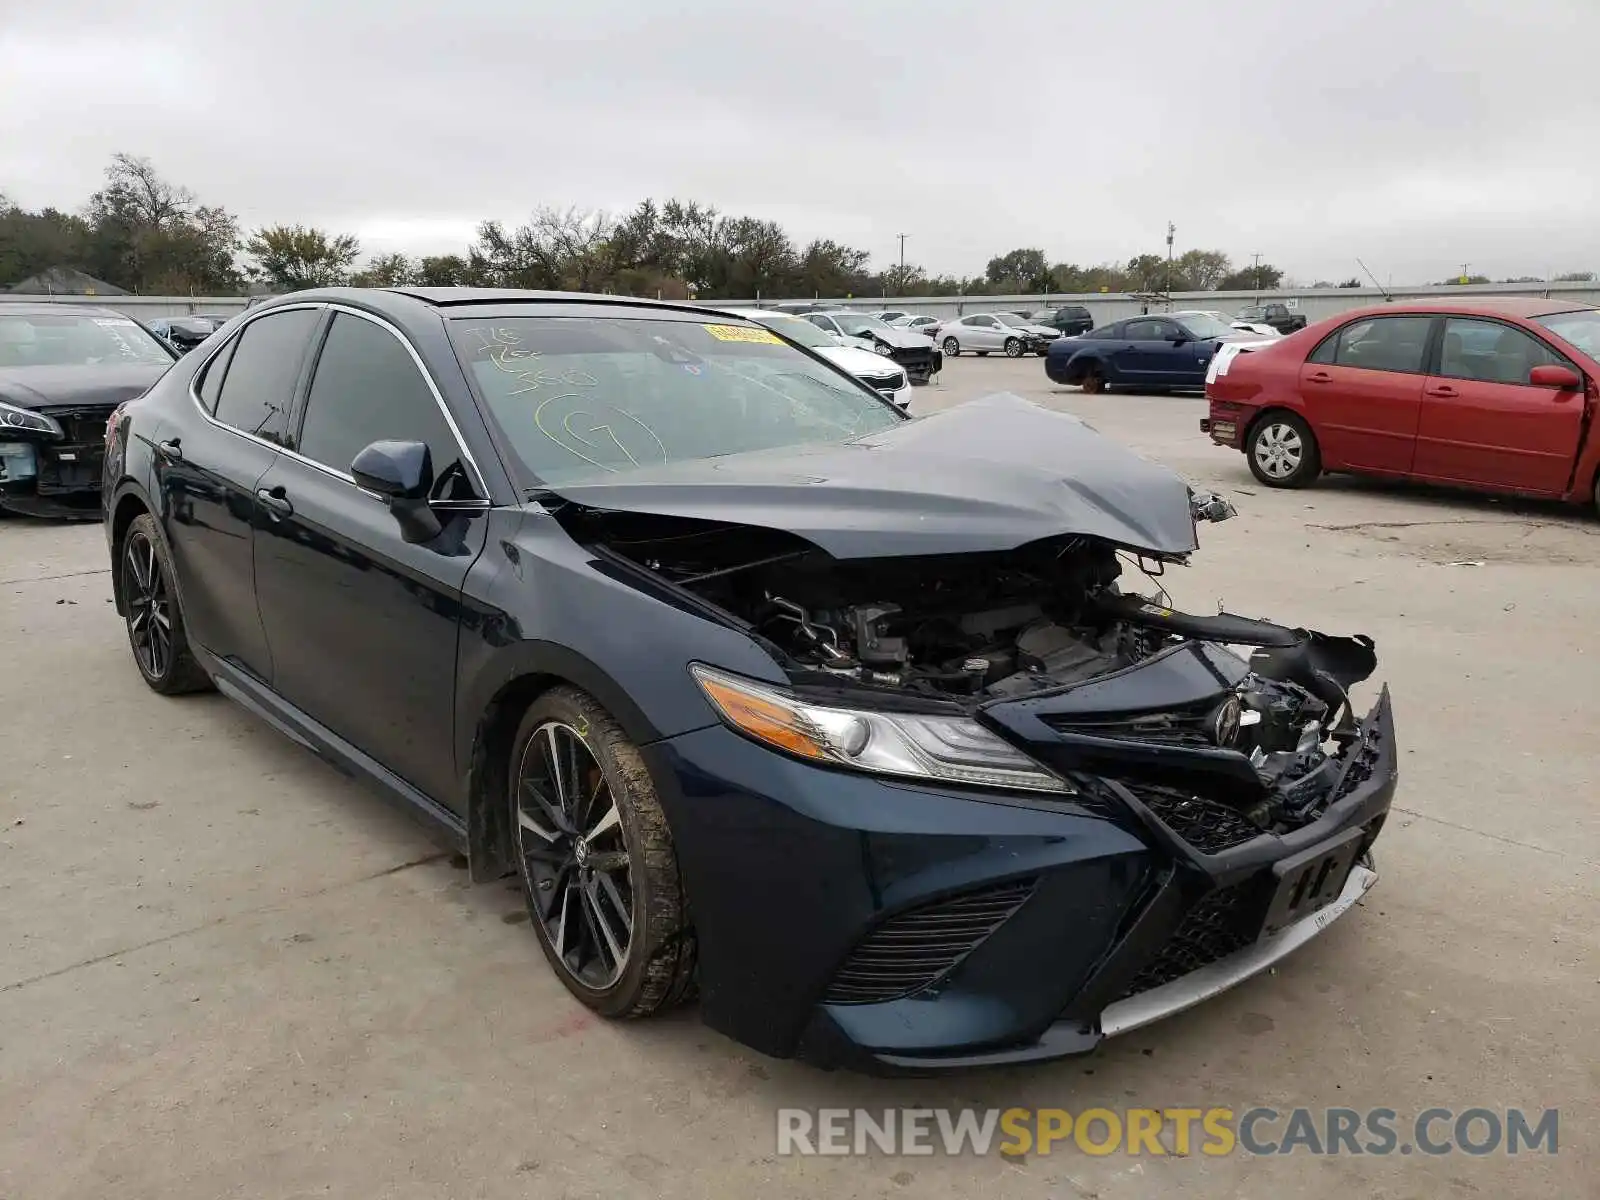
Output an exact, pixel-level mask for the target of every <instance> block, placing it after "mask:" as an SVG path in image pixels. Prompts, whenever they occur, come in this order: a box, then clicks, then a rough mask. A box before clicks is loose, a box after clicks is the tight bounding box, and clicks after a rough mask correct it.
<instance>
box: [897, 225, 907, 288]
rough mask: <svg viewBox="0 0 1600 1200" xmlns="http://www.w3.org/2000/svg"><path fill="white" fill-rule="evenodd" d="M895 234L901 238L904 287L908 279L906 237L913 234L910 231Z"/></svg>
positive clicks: (901, 281) (901, 265)
mask: <svg viewBox="0 0 1600 1200" xmlns="http://www.w3.org/2000/svg"><path fill="white" fill-rule="evenodd" d="M895 236H896V237H898V238H899V239H900V286H901V287H904V286H905V279H906V238H908V237H910V236H911V235H910V234H909V233H897V234H895Z"/></svg>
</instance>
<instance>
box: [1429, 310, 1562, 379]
mask: <svg viewBox="0 0 1600 1200" xmlns="http://www.w3.org/2000/svg"><path fill="white" fill-rule="evenodd" d="M1559 362H1561V359H1560V358H1559V357H1557V355H1556V354H1555V353H1554V352H1553V351H1552V350H1550V349H1549V348H1548V347H1546V346H1544V345H1543V344H1541V343H1540V342H1539V341H1537V340H1536V339H1534V338H1533V337H1530V336H1529V335H1528V334H1526V333H1524V332H1523V331H1522V330H1520V329H1513V328H1512V327H1511V326H1510V325H1501V324H1500V323H1499V322H1497V321H1478V320H1474V319H1472V318H1471V317H1448V318H1446V319H1445V323H1444V342H1443V344H1442V345H1441V346H1440V348H1439V374H1440V375H1444V376H1448V377H1449V378H1451V379H1470V380H1476V381H1477V382H1480V383H1527V382H1528V372H1530V371H1532V370H1533V368H1535V367H1541V366H1545V365H1547V364H1550V363H1559Z"/></svg>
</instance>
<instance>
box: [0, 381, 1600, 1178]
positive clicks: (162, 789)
mask: <svg viewBox="0 0 1600 1200" xmlns="http://www.w3.org/2000/svg"><path fill="white" fill-rule="evenodd" d="M993 390H1012V391H1017V392H1020V393H1022V394H1024V395H1027V396H1030V397H1033V398H1036V399H1039V400H1041V401H1043V402H1044V403H1047V404H1050V405H1059V406H1061V407H1064V408H1066V409H1069V410H1071V411H1073V412H1076V413H1079V414H1081V415H1083V416H1085V417H1087V418H1088V419H1089V420H1090V421H1091V422H1092V423H1093V424H1094V425H1096V426H1097V427H1098V428H1099V429H1100V430H1101V431H1102V432H1104V433H1106V434H1109V435H1110V436H1112V437H1116V438H1119V439H1122V440H1124V441H1126V442H1128V443H1130V444H1132V445H1133V446H1134V447H1136V448H1138V449H1139V450H1141V451H1144V452H1146V453H1148V454H1150V455H1151V456H1153V457H1156V458H1159V459H1161V460H1163V461H1165V462H1167V463H1169V464H1170V465H1172V466H1173V467H1175V468H1177V469H1178V470H1180V471H1182V472H1185V473H1186V474H1188V475H1189V476H1191V477H1192V478H1194V479H1195V480H1198V481H1202V482H1205V483H1209V484H1212V485H1215V486H1217V487H1219V488H1221V489H1222V490H1223V491H1225V492H1226V493H1228V494H1229V495H1230V496H1232V498H1233V499H1234V501H1235V503H1236V504H1237V505H1238V508H1239V512H1240V516H1239V518H1238V519H1237V520H1235V521H1231V522H1228V523H1227V524H1224V525H1220V526H1215V527H1206V528H1204V529H1203V530H1202V536H1203V540H1204V543H1205V545H1204V548H1203V550H1202V552H1201V553H1200V554H1199V555H1198V556H1197V557H1196V560H1195V563H1194V565H1193V566H1192V567H1190V568H1188V569H1186V570H1174V571H1169V573H1168V577H1167V580H1166V582H1167V584H1168V586H1169V588H1170V590H1171V592H1172V595H1173V597H1174V600H1175V602H1176V603H1177V604H1179V605H1180V606H1186V607H1190V608H1192V609H1194V610H1197V611H1211V610H1212V609H1213V607H1214V606H1215V605H1216V603H1217V602H1218V600H1219V599H1224V598H1225V599H1226V600H1227V602H1228V603H1229V605H1230V607H1231V608H1233V609H1234V610H1236V611H1240V612H1245V613H1249V614H1254V615H1262V616H1271V617H1274V618H1276V619H1279V620H1283V621H1287V622H1290V623H1294V624H1304V625H1310V626H1313V627H1318V628H1322V629H1325V630H1328V631H1330V632H1366V633H1369V634H1371V635H1372V636H1373V637H1374V638H1376V640H1377V644H1378V650H1379V657H1380V662H1381V676H1382V677H1383V678H1384V679H1387V680H1388V681H1389V683H1390V684H1391V686H1392V687H1393V690H1394V694H1395V703H1396V708H1397V712H1398V718H1399V723H1400V725H1399V732H1400V738H1401V742H1402V746H1403V763H1402V779H1401V791H1400V794H1399V796H1398V798H1397V802H1396V803H1397V810H1396V812H1395V815H1394V818H1393V819H1392V820H1391V822H1390V824H1389V826H1388V829H1387V830H1386V832H1385V834H1384V836H1383V838H1382V840H1381V841H1380V842H1379V844H1378V865H1379V869H1380V872H1381V874H1382V879H1381V881H1380V883H1379V885H1378V888H1377V890H1375V891H1374V892H1373V893H1372V894H1371V895H1370V897H1369V898H1368V900H1367V902H1366V903H1365V904H1364V905H1363V906H1361V907H1360V908H1359V909H1357V910H1355V911H1353V912H1352V913H1351V914H1350V915H1349V916H1347V917H1346V918H1345V919H1344V920H1342V921H1340V922H1339V923H1338V924H1337V925H1335V926H1334V927H1333V928H1332V929H1331V930H1330V931H1329V932H1328V934H1327V935H1326V936H1324V937H1323V938H1321V939H1319V940H1318V941H1316V942H1314V943H1312V944H1311V945H1310V946H1308V947H1306V948H1305V949H1303V950H1302V951H1300V952H1299V953H1298V954H1296V955H1295V956H1293V957H1292V958H1290V959H1289V960H1287V961H1286V962H1285V963H1284V964H1283V965H1282V966H1280V968H1279V969H1278V970H1277V972H1276V974H1274V975H1270V976H1262V977H1260V978H1257V979H1255V980H1252V981H1250V982H1249V983H1247V984H1245V985H1243V986H1241V987H1239V988H1238V989H1236V990H1234V991H1233V992H1231V993H1228V994H1227V995H1224V996H1222V997H1220V998H1218V999H1217V1000H1215V1001H1213V1002H1211V1003H1209V1004H1207V1005H1204V1006H1203V1007H1201V1008H1199V1009H1196V1010H1194V1011H1192V1012H1190V1013H1188V1014H1185V1015H1183V1016H1180V1017H1178V1018H1175V1019H1173V1020H1170V1021H1168V1022H1166V1023H1164V1024H1160V1025H1157V1026H1154V1027H1151V1028H1149V1029H1146V1030H1142V1031H1139V1032H1137V1033H1134V1034H1130V1035H1128V1036H1127V1037H1126V1038H1125V1039H1121V1040H1118V1041H1115V1042H1111V1043H1108V1044H1107V1045H1106V1046H1105V1047H1104V1048H1103V1050H1102V1051H1101V1052H1099V1053H1097V1054H1096V1055H1095V1056H1093V1057H1092V1058H1089V1059H1084V1060H1075V1061H1067V1062H1062V1063H1058V1064H1055V1065H1050V1066H1045V1067H1041V1068H1034V1069H1028V1070H1015V1071H1006V1072H996V1073H987V1074H978V1075H970V1076H965V1077H961V1078H957V1079H945V1080H935V1081H926V1080H924V1081H880V1080H869V1079H863V1078H859V1077H854V1076H850V1075H843V1074H833V1075H829V1074H824V1073H821V1072H817V1071H814V1070H812V1069H810V1068H807V1067H803V1066H798V1065H795V1064H793V1063H785V1062H777V1061H773V1060H770V1059H766V1058H763V1057H761V1056H759V1055H757V1054H754V1053H752V1052H748V1051H745V1050H743V1049H741V1048H740V1047H738V1046H736V1045H734V1044H732V1043H730V1042H728V1041H726V1040H725V1039H723V1038H721V1037H720V1036H718V1035H716V1034H713V1033H711V1032H709V1031H707V1030H706V1029H704V1028H703V1027H702V1026H701V1025H700V1024H699V1023H698V1021H697V1019H696V1017H695V1015H694V1013H693V1011H692V1010H691V1011H688V1012H683V1013H679V1014H675V1015H673V1016H671V1017H669V1018H666V1019H663V1020H659V1021H654V1022H646V1023H638V1024H628V1025H616V1024H607V1023H604V1022H599V1021H596V1020H594V1019H592V1018H590V1017H589V1016H588V1014H587V1012H586V1010H584V1009H583V1008H581V1007H580V1006H579V1005H578V1004H577V1003H576V1002H575V1001H573V1000H571V999H570V998H569V997H568V995H567V993H566V992H565V991H564V990H563V989H562V988H561V987H560V985H559V984H557V983H556V981H555V980H554V978H553V977H552V976H551V974H550V972H549V970H548V969H547V967H546V965H545V963H544V961H543V959H542V957H541V955H540V953H539V950H538V948H537V946H536V945H535V942H534V937H533V935H532V933H531V932H530V931H529V929H528V927H527V925H526V924H525V923H524V921H523V914H522V905H521V902H520V900H519V898H518V896H517V895H516V893H515V892H514V891H513V889H512V887H511V886H510V885H509V884H506V883H502V884H496V885H492V886H484V887H477V888H473V887H469V886H468V885H467V882H466V878H465V873H464V872H463V871H462V870H461V869H459V866H458V865H457V864H456V863H453V862H452V861H451V860H450V859H449V858H448V857H446V856H443V855H441V854H439V853H438V852H437V851H436V850H435V848H434V846H433V845H432V844H431V843H430V842H429V841H428V840H427V839H426V838H425V837H424V836H423V835H422V834H421V833H420V832H419V831H418V829H417V828H416V827H415V826H414V825H413V824H411V822H410V821H409V819H408V818H406V817H405V816H403V815H401V814H399V813H397V812H395V811H393V810H391V809H389V808H388V807H386V806H385V805H384V803H383V802H381V801H379V800H378V799H375V798H373V797H372V796H370V795H368V794H367V793H366V792H364V791H362V790H360V789H359V788H357V787H355V786H354V785H352V784H350V783H348V782H346V781H345V780H344V779H342V778H341V777H340V776H338V775H336V774H335V773H334V772H333V771H331V770H330V769H328V768H326V767H324V766H323V765H321V764H320V763H319V762H317V761H316V760H315V759H313V758H312V757H310V756H309V755H308V754H306V753H304V752H303V751H301V750H300V749H298V748H296V747H295V746H294V745H292V744H291V743H289V742H288V741H286V740H284V739H283V738H281V737H280V736H278V735H277V734H275V733H273V732H272V731H271V730H269V729H268V728H266V727H265V726H263V725H262V724H260V723H259V722H258V721H256V720H254V719H253V718H251V717H250V716H248V715H246V714H245V713H244V712H242V711H241V710H239V709H238V708H236V707H234V706H233V705H231V704H230V703H228V702H227V701H225V700H223V699H221V698H219V697H217V696H201V697H191V698H185V699H179V700H169V699H163V698H160V697H157V696H155V695H153V694H151V693H149V692H148V691H147V690H146V689H145V687H144V685H143V684H142V683H141V682H140V680H139V676H138V674H137V673H136V671H135V669H134V666H133V664H132V662H131V661H130V659H129V652H128V648H127V644H126V641H125V638H124V635H123V631H122V628H121V626H120V624H119V623H118V621H117V618H116V616H115V615H114V613H113V611H112V607H111V604H110V600H109V597H110V583H109V578H108V575H107V570H106V554H105V548H104V545H103V543H102V540H101V534H100V530H99V528H98V527H97V526H76V527H71V526H57V525H48V524H35V523H30V522H23V521H18V520H0V663H3V668H0V679H3V680H4V683H3V686H0V693H3V696H4V706H3V709H0V711H3V713H4V726H3V735H4V736H3V744H4V754H5V767H4V772H3V775H0V781H3V786H0V796H3V802H0V818H3V819H0V1197H6V1198H8V1200H10V1198H15V1200H23V1198H26V1200H50V1198H55V1197H61V1198H67V1197H71V1198H74V1200H77V1198H81V1197H87V1196H106V1197H118V1198H123V1200H135V1198H140V1197H150V1198H160V1200H177V1198H183V1197H191V1196H192V1197H223V1196H230V1197H232V1196H238V1197H273V1198H278V1200H287V1198H289V1197H302V1196H312V1195H318V1196H320V1195H334V1196H362V1197H379V1196H382V1197H397V1198H398V1197H407V1198H409V1197H417V1198H422V1197H427V1198H436V1197H452V1198H456V1197H500V1196H540V1197H558V1196H570V1197H589V1196H594V1197H602V1196H603V1197H697V1198H698V1197H721V1196H727V1197H739V1198H743V1197H747V1196H762V1197H768V1198H778V1197H790V1196H794V1197H801V1196H805V1197H810V1196H830V1197H833V1196H839V1197H845V1196H849V1197H878V1196H901V1195H905V1196H916V1197H968V1196H972V1195H974V1194H978V1193H979V1192H980V1191H982V1192H987V1193H989V1194H999V1195H1004V1196H1006V1197H1008V1198H1011V1197H1016V1198H1024V1197H1046V1196H1049V1197H1101V1198H1103V1200H1112V1198H1115V1197H1123V1196H1142V1195H1148V1194H1158V1193H1160V1194H1166V1195H1174V1196H1200V1195H1204V1196H1251V1197H1257V1196H1268V1195H1271V1196H1283V1197H1329V1198H1333V1197H1338V1198H1339V1200H1349V1198H1351V1197H1356V1196H1361V1197H1373V1196H1381V1197H1429V1198H1434V1197H1444V1196H1462V1197H1467V1196H1473V1197H1475V1196H1480V1195H1481V1196H1501V1195H1519V1196H1520V1195H1527V1196H1534V1195H1539V1196H1572V1197H1576V1196H1579V1195H1596V1192H1595V1190H1594V1188H1595V1183H1594V1180H1595V1178H1596V1173H1595V1171H1596V1165H1597V1164H1596V1159H1595V1154H1594V1141H1595V1125H1594V1121H1595V1114H1596V1113H1597V1112H1600V1066H1597V1065H1596V1064H1597V1062H1600V1054H1597V1049H1600V1020H1597V1019H1596V1018H1597V1017H1600V1003H1597V1000H1600V934H1597V924H1600V923H1597V921H1596V916H1597V914H1600V904H1597V887H1596V872H1597V870H1600V813H1597V806H1596V802H1595V783H1596V780H1597V778H1600V770H1597V767H1600V749H1597V744H1600V738H1597V734H1600V725H1597V722H1596V719H1595V716H1594V713H1595V697H1596V688H1595V679H1596V673H1597V668H1600V662H1597V661H1596V655H1597V654H1600V640H1597V638H1596V635H1595V628H1596V619H1597V612H1596V600H1597V597H1600V566H1597V563H1600V523H1597V522H1596V521H1595V520H1594V519H1593V518H1592V517H1591V516H1589V515H1587V514H1579V513H1573V512H1566V511H1562V510H1559V509H1556V508H1553V507H1548V506H1536V505H1524V504H1518V503H1512V502H1496V501H1491V500H1487V499H1482V498H1474V497H1471V496H1463V495H1455V494H1444V493H1439V492H1433V491H1422V490H1416V489H1403V488H1398V487H1392V486H1380V485H1376V484H1372V483H1366V482H1360V481H1353V480H1327V481H1324V483H1323V484H1322V485H1321V486H1319V487H1317V488H1315V489H1312V490H1310V491H1304V492H1273V491H1269V490H1267V489H1265V488H1262V487H1260V486H1258V485H1257V484H1255V482H1254V481H1253V480H1252V479H1251V477H1250V476H1249V474H1248V472H1247V471H1246V468H1245V464H1244V461H1243V458H1242V457H1241V456H1239V455H1237V454H1233V453H1229V452H1225V451H1222V450H1216V449H1213V448H1212V447H1211V446H1210V445H1209V443H1208V442H1207V441H1206V440H1205V439H1204V438H1203V437H1201V436H1200V434H1199V433H1198V431H1197V427H1196V419H1197V418H1198V417H1199V416H1200V415H1201V414H1202V411H1203V408H1204V405H1203V403H1202V402H1201V401H1199V400H1198V399H1194V398H1175V397H1133V396H1124V395H1111V396H1103V397H1087V396H1082V395H1080V394H1079V393H1077V392H1076V391H1072V390H1067V389H1060V388H1055V387H1053V386H1051V385H1049V384H1048V383H1047V382H1046V381H1045V379H1044V378H1043V373H1042V370H1041V364H1040V362H1039V361H1038V360H1026V361H1022V362H1008V361H1005V360H1003V359H998V358H990V359H983V360H976V359H972V358H967V357H963V358H961V359H959V360H955V361H952V362H951V363H949V364H948V369H947V370H946V372H945V374H944V378H943V382H942V383H940V384H939V385H937V386H935V387H931V388H927V389H920V390H919V391H918V392H917V394H916V400H915V402H914V406H915V407H916V408H932V407H936V406H939V405H943V404H948V403H956V402H959V401H961V400H963V399H967V398H971V397H973V396H976V395H980V394H983V393H985V392H988V391H993ZM1369 695H1370V693H1369ZM887 1105H917V1106H928V1107H931V1106H940V1105H977V1106H982V1107H987V1106H1000V1107H1007V1106H1014V1105H1025V1106H1026V1105H1033V1106H1059V1107H1067V1108H1071V1109H1074V1110H1081V1109H1083V1108H1087V1107H1091V1106H1104V1107H1109V1108H1113V1109H1116V1108H1126V1107H1130V1106H1149V1107H1173V1106H1181V1105H1192V1106H1208V1105H1228V1106H1232V1107H1234V1108H1235V1109H1237V1110H1243V1109H1245V1108H1249V1107H1252V1106H1255V1105H1270V1106H1272V1107H1275V1108H1277V1109H1280V1110H1285V1111H1286V1110H1288V1109H1291V1108H1293V1107H1296V1106H1307V1107H1312V1108H1322V1107H1327V1106H1348V1107H1354V1108H1358V1109H1359V1108H1368V1107H1372V1106H1383V1107H1388V1108H1392V1109H1395V1110H1397V1111H1398V1113H1399V1114H1401V1118H1402V1123H1403V1122H1404V1121H1405V1119H1407V1118H1409V1117H1412V1116H1414V1115H1415V1114H1417V1113H1418V1112H1420V1111H1421V1110H1423V1109H1426V1108H1429V1107H1433V1106H1439V1107H1445V1108H1451V1109H1455V1110H1458V1111H1459V1110H1463V1109H1466V1108H1469V1107H1474V1106H1486V1107H1491V1108H1500V1109H1503V1108H1505V1107H1507V1106H1522V1107H1524V1108H1529V1109H1541V1108H1544V1107H1557V1106H1558V1107H1559V1108H1560V1109H1561V1124H1562V1127H1561V1140H1560V1153H1559V1154H1558V1155H1557V1156H1556V1157H1553V1158H1552V1157H1548V1156H1543V1155H1528V1154H1523V1155H1521V1156H1519V1157H1515V1158H1511V1157H1506V1156H1504V1155H1496V1156H1491V1157H1487V1158H1474V1157H1470V1156H1467V1155H1465V1154H1462V1153H1459V1152H1458V1153H1455V1154H1452V1155H1448V1156H1444V1157H1439V1158H1431V1157H1425V1156H1422V1155H1412V1156H1408V1157H1400V1156H1394V1157H1388V1158H1383V1159H1377V1158H1372V1157H1362V1158H1352V1157H1350V1156H1348V1155H1346V1156H1342V1157H1326V1158H1311V1157H1306V1156H1303V1155H1296V1156H1292V1157H1286V1158H1273V1159H1259V1160H1252V1159H1249V1158H1246V1157H1244V1156H1242V1155H1237V1156H1233V1157H1228V1158H1207V1157H1203V1156H1193V1157H1166V1158H1154V1157H1148V1156H1146V1157H1140V1158H1130V1157H1127V1156H1126V1155H1115V1156H1112V1157H1107V1158H1097V1157H1090V1156H1087V1155H1084V1154H1082V1153H1080V1152H1079V1151H1077V1150H1076V1149H1070V1148H1069V1149H1065V1150H1058V1152H1057V1153H1055V1154H1052V1155H1050V1156H1047V1157H1037V1156H1035V1157H1029V1158H1026V1159H1023V1160H1021V1161H1003V1160H1001V1159H1000V1158H998V1157H994V1158H984V1159H973V1158H965V1159H947V1158H943V1157H934V1158H899V1159H890V1158H884V1157H881V1156H880V1157H875V1158H868V1159H854V1158H846V1159H838V1158H834V1159H822V1158H812V1159H798V1158H778V1157H776V1156H775V1154H774V1149H775V1133H774V1130H775V1118H774V1113H775V1110H776V1109H778V1108H779V1107H784V1106H837V1107H868V1108H874V1109H878V1108H882V1107H884V1106H887ZM1402 1127H1404V1126H1403V1124H1402ZM1279 1132H1281V1126H1280V1127H1279Z"/></svg>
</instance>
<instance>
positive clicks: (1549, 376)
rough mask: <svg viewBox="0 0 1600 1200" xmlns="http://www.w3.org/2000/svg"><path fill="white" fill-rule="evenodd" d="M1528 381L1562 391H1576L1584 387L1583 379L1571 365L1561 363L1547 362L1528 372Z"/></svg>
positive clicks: (1536, 385)
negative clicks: (1566, 365) (1565, 365)
mask: <svg viewBox="0 0 1600 1200" xmlns="http://www.w3.org/2000/svg"><path fill="white" fill-rule="evenodd" d="M1528 382H1529V383H1531V384H1532V385H1533V386H1534V387H1547V388H1555V389H1556V390H1557V391H1560V392H1576V391H1580V390H1581V389H1582V388H1583V380H1582V379H1580V378H1578V373H1577V372H1576V371H1574V370H1573V369H1572V368H1571V367H1564V366H1562V365H1561V364H1560V363H1545V364H1543V365H1542V366H1538V367H1535V368H1533V370H1531V371H1529V372H1528Z"/></svg>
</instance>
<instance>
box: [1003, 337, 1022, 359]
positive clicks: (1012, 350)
mask: <svg viewBox="0 0 1600 1200" xmlns="http://www.w3.org/2000/svg"><path fill="white" fill-rule="evenodd" d="M1006 357H1007V358H1021V357H1022V343H1021V342H1019V341H1018V340H1017V339H1016V338H1007V339H1006Z"/></svg>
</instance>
